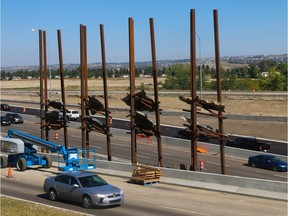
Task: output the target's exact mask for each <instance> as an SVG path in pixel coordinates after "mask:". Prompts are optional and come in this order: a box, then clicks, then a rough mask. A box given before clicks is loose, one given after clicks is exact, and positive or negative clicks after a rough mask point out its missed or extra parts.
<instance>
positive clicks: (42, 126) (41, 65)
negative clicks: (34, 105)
mask: <svg viewBox="0 0 288 216" xmlns="http://www.w3.org/2000/svg"><path fill="white" fill-rule="evenodd" d="M39 74H40V130H41V139H44V124H45V117H44V110H43V106H44V98H43V97H44V96H43V31H42V30H41V29H39Z"/></svg>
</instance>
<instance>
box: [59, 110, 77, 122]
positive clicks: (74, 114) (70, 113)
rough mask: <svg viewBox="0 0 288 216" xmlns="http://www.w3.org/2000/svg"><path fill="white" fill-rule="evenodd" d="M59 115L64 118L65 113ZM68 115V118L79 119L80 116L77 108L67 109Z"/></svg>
mask: <svg viewBox="0 0 288 216" xmlns="http://www.w3.org/2000/svg"><path fill="white" fill-rule="evenodd" d="M59 117H60V118H63V113H62V112H60V113H59ZM66 117H67V119H68V120H78V119H79V118H80V114H79V112H78V111H77V110H66Z"/></svg>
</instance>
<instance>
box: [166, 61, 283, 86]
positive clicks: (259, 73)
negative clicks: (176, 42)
mask: <svg viewBox="0 0 288 216" xmlns="http://www.w3.org/2000/svg"><path fill="white" fill-rule="evenodd" d="M200 67H201V68H200ZM220 70H221V78H222V81H221V85H222V86H221V87H222V90H263V91H287V62H286V63H277V62H276V61H272V60H264V61H262V62H260V63H258V64H256V63H250V64H249V65H248V66H242V67H236V68H232V69H224V68H223V67H221V68H220ZM200 71H201V72H202V76H200ZM166 75H167V76H166V81H165V83H164V85H163V87H164V88H166V89H180V90H188V89H189V88H190V65H187V64H177V65H172V66H171V67H169V68H168V70H167V72H166ZM201 77H202V89H203V90H217V80H216V69H215V68H214V67H209V65H201V66H198V67H197V76H196V83H197V89H200V80H201V79H200V78H201Z"/></svg>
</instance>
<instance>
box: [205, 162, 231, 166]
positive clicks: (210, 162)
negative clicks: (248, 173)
mask: <svg viewBox="0 0 288 216" xmlns="http://www.w3.org/2000/svg"><path fill="white" fill-rule="evenodd" d="M205 163H208V164H213V165H217V166H221V164H219V163H214V162H210V161H205ZM225 166H226V167H230V166H229V165H225Z"/></svg>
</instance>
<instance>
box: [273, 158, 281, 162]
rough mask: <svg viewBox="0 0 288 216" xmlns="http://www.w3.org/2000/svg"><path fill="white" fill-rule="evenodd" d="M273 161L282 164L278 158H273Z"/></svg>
mask: <svg viewBox="0 0 288 216" xmlns="http://www.w3.org/2000/svg"><path fill="white" fill-rule="evenodd" d="M271 161H273V162H282V161H281V160H280V159H279V158H277V157H272V158H271Z"/></svg>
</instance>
